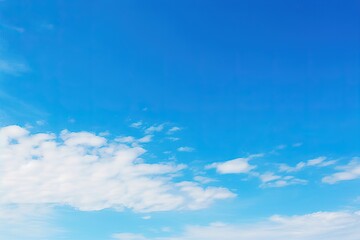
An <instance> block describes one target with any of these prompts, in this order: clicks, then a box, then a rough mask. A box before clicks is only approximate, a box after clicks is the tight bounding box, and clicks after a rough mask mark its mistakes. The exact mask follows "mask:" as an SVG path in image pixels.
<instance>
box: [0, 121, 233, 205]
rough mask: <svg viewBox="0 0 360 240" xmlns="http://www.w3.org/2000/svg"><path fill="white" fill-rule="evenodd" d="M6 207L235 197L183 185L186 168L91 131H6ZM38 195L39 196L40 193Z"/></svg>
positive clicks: (0, 160) (0, 182) (2, 200)
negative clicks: (147, 157)
mask: <svg viewBox="0 0 360 240" xmlns="http://www.w3.org/2000/svg"><path fill="white" fill-rule="evenodd" d="M0 148H1V149H2V150H1V152H0V172H1V175H0V189H1V194H0V204H2V205H4V204H19V205H21V204H54V205H67V206H71V207H73V208H76V209H79V210H82V211H92V210H101V209H106V208H112V209H116V210H118V211H121V210H123V209H131V210H133V211H135V212H154V211H170V210H179V209H184V210H196V209H201V208H205V207H207V206H209V205H210V204H212V203H213V202H214V201H216V200H220V199H227V198H232V197H235V194H234V193H232V192H231V191H229V190H228V189H226V188H222V187H203V186H201V184H199V183H197V182H192V181H177V180H176V179H175V176H176V175H179V174H181V171H182V170H183V169H184V168H186V166H185V165H184V164H173V163H157V164H147V163H144V160H143V159H142V158H141V156H142V155H143V154H144V153H145V152H146V150H145V149H144V148H143V147H142V146H140V145H137V146H129V145H127V144H124V143H118V142H116V141H113V140H111V139H107V138H105V137H101V136H98V135H95V134H93V133H90V132H85V131H84V132H69V131H66V130H64V131H62V132H61V133H60V134H59V135H57V134H55V133H30V132H29V131H28V130H27V129H24V128H22V127H19V126H16V125H12V126H7V127H3V128H0ZM34 193H36V194H34Z"/></svg>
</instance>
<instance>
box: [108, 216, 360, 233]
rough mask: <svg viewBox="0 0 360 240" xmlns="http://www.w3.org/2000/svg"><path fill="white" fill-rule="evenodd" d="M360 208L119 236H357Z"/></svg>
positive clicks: (359, 227)
mask: <svg viewBox="0 0 360 240" xmlns="http://www.w3.org/2000/svg"><path fill="white" fill-rule="evenodd" d="M359 236H360V212H356V211H353V212H346V211H338V212H315V213H311V214H306V215H295V216H279V215H274V216H271V217H270V218H268V219H267V220H265V221H260V222H255V223H251V224H237V225H236V224H224V223H214V224H209V225H208V226H188V227H187V228H186V229H185V231H184V232H183V233H182V234H181V235H180V236H175V237H161V238H147V237H145V236H144V235H141V234H131V233H118V234H114V235H113V236H112V237H113V238H114V239H117V240H160V239H161V240H219V239H226V240H264V239H266V240H289V239H291V240H314V239H316V240H339V239H341V240H358V239H359Z"/></svg>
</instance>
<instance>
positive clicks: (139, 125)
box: [130, 121, 143, 128]
mask: <svg viewBox="0 0 360 240" xmlns="http://www.w3.org/2000/svg"><path fill="white" fill-rule="evenodd" d="M142 124H143V123H142V122H141V121H139V122H134V123H132V124H131V125H130V127H133V128H139V127H141V126H142Z"/></svg>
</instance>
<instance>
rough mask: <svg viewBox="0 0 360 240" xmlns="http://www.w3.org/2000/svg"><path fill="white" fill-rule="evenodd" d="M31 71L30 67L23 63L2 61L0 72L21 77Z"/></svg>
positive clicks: (0, 61) (0, 62)
mask: <svg viewBox="0 0 360 240" xmlns="http://www.w3.org/2000/svg"><path fill="white" fill-rule="evenodd" d="M29 70H30V68H29V66H28V65H27V64H25V63H23V62H19V61H15V60H5V59H0V72H2V73H6V74H9V75H14V76H19V75H21V74H23V73H26V72H28V71H29Z"/></svg>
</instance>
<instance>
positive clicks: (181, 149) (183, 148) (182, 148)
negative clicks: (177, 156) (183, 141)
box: [177, 146, 195, 152]
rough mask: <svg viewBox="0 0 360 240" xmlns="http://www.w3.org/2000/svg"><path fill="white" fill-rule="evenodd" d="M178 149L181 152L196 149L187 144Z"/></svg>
mask: <svg viewBox="0 0 360 240" xmlns="http://www.w3.org/2000/svg"><path fill="white" fill-rule="evenodd" d="M177 150H178V151H179V152H193V151H195V149H194V148H192V147H187V146H184V147H179V148H178V149H177Z"/></svg>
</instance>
